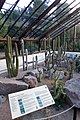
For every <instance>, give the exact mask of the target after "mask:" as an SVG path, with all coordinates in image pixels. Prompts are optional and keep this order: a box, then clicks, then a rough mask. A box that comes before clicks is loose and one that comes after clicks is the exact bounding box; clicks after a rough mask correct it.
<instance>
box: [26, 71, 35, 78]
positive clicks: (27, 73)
mask: <svg viewBox="0 0 80 120" xmlns="http://www.w3.org/2000/svg"><path fill="white" fill-rule="evenodd" d="M29 75H32V76H34V77H35V76H36V75H35V73H34V72H32V71H27V72H26V76H29Z"/></svg>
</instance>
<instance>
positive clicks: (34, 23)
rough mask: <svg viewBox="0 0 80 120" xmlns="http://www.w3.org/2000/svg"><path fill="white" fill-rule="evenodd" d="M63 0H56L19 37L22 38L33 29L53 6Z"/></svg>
mask: <svg viewBox="0 0 80 120" xmlns="http://www.w3.org/2000/svg"><path fill="white" fill-rule="evenodd" d="M60 1H61V0H55V1H54V2H53V3H52V4H51V5H50V6H49V7H48V8H47V9H46V10H45V11H44V12H43V13H42V14H41V15H40V16H39V17H38V18H37V19H36V20H35V21H34V22H33V23H32V24H31V25H30V26H29V27H28V28H27V29H26V30H25V31H24V32H23V33H22V34H21V35H20V37H19V39H21V38H22V37H23V36H25V34H26V33H27V32H28V31H30V30H31V29H32V27H33V26H35V25H36V24H37V23H38V22H39V21H40V20H41V19H42V18H43V17H44V16H45V15H46V14H47V13H48V12H49V11H50V10H51V9H52V8H53V7H55V6H56V5H57V4H58V3H59V2H60Z"/></svg>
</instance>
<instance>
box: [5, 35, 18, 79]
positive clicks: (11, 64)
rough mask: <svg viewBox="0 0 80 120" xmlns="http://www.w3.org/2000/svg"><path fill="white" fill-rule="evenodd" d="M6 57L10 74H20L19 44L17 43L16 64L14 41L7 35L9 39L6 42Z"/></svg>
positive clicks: (12, 75) (10, 75)
mask: <svg viewBox="0 0 80 120" xmlns="http://www.w3.org/2000/svg"><path fill="white" fill-rule="evenodd" d="M5 57H6V65H7V70H8V76H9V77H16V76H17V74H18V68H19V63H18V49H17V44H16V43H15V58H16V64H15V63H14V61H13V52H12V41H11V38H10V37H9V36H7V41H6V44H5Z"/></svg>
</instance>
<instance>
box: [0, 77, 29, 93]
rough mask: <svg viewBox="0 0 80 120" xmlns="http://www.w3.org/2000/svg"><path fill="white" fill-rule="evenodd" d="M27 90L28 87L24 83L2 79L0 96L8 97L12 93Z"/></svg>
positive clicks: (0, 79) (0, 81)
mask: <svg viewBox="0 0 80 120" xmlns="http://www.w3.org/2000/svg"><path fill="white" fill-rule="evenodd" d="M27 88H28V85H27V84H26V83H24V82H20V81H17V80H12V79H8V78H0V95H7V94H10V93H14V92H18V91H21V90H25V89H27Z"/></svg>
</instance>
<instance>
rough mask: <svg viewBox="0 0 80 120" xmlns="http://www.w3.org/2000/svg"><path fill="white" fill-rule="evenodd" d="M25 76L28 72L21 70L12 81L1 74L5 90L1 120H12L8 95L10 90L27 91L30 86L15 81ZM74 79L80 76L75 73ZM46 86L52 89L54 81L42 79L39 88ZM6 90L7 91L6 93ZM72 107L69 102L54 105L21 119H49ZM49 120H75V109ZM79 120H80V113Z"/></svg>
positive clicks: (4, 74) (1, 106)
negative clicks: (6, 86)
mask: <svg viewBox="0 0 80 120" xmlns="http://www.w3.org/2000/svg"><path fill="white" fill-rule="evenodd" d="M25 74H26V71H22V70H19V74H18V76H17V77H16V78H15V77H14V78H11V79H8V78H7V73H3V74H0V88H2V89H3V94H2V95H4V98H3V102H0V120H11V112H10V107H9V101H8V96H7V95H6V94H8V93H9V92H10V90H13V91H12V92H15V91H20V90H24V89H27V87H28V86H27V84H26V83H23V82H22V81H18V80H17V81H16V80H15V79H19V78H22V76H23V75H25ZM73 78H74V79H76V78H80V74H77V73H75V74H74V76H73ZM6 82H7V84H8V86H9V87H8V88H6V89H5V84H4V83H6ZM13 83H14V84H13ZM11 84H12V86H11ZM45 84H46V85H48V87H49V89H50V86H51V84H52V81H51V80H49V79H47V78H46V79H44V78H43V79H41V82H39V83H38V86H41V85H45ZM67 84H68V83H67ZM1 85H2V86H1ZM16 85H17V87H16ZM10 87H11V88H10ZM4 89H5V91H4ZM5 92H6V93H5ZM0 94H1V93H0ZM0 100H1V99H0ZM70 107H71V105H70V104H68V103H67V102H64V103H63V104H62V105H59V106H58V107H57V106H56V105H52V106H49V107H47V108H44V109H42V110H39V111H36V112H33V113H30V114H28V115H25V116H23V117H21V118H20V120H39V119H40V118H44V117H49V116H53V115H55V114H58V113H61V112H63V111H65V110H66V109H68V108H70ZM40 120H41V119H40ZM47 120H73V109H71V110H69V111H67V112H66V113H64V114H62V115H59V116H57V117H54V118H53V117H52V118H49V119H47ZM77 120H80V111H78V116H77Z"/></svg>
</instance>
